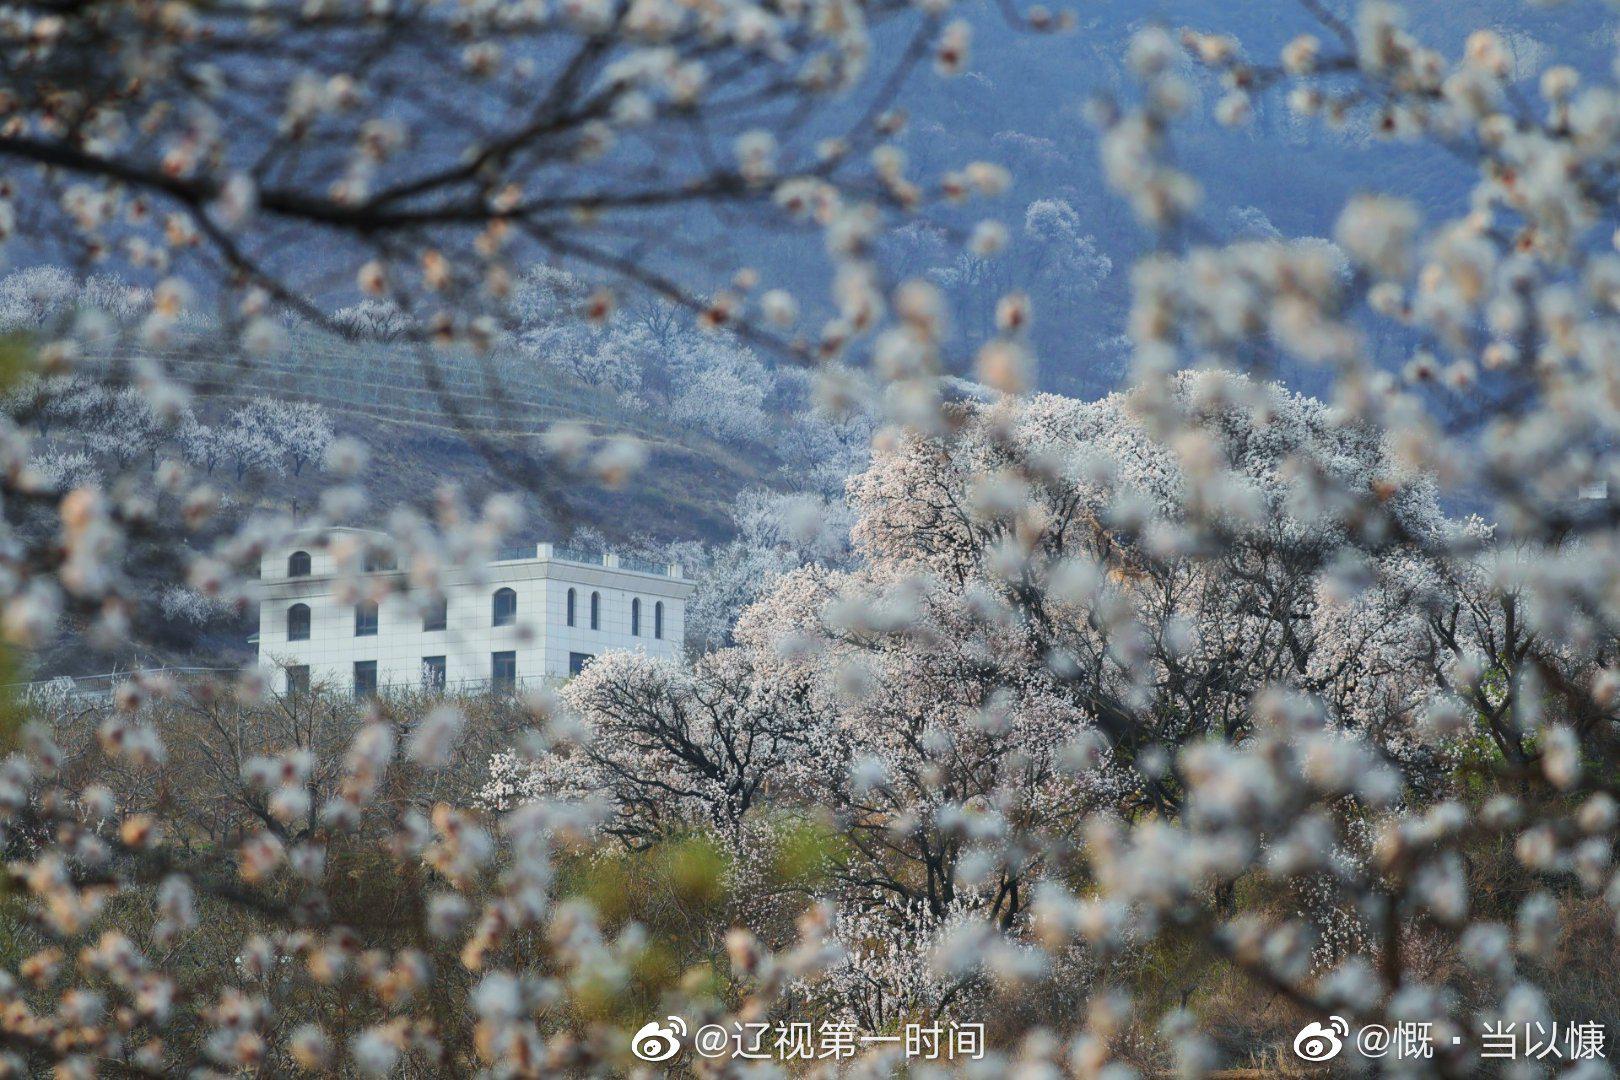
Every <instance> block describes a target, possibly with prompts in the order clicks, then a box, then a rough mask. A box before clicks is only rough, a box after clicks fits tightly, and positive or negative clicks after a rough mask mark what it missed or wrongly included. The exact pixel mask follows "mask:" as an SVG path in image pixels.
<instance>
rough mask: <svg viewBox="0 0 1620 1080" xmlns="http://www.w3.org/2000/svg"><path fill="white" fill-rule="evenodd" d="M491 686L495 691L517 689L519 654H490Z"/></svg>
mask: <svg viewBox="0 0 1620 1080" xmlns="http://www.w3.org/2000/svg"><path fill="white" fill-rule="evenodd" d="M489 685H490V687H491V688H493V689H495V690H516V689H517V653H515V652H498V653H490V654H489Z"/></svg>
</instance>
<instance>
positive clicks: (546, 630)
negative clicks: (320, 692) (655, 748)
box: [259, 548, 692, 690]
mask: <svg viewBox="0 0 1620 1080" xmlns="http://www.w3.org/2000/svg"><path fill="white" fill-rule="evenodd" d="M292 550H294V549H287V550H285V551H280V552H276V553H273V554H266V556H265V558H264V560H263V562H262V574H263V576H262V578H261V582H260V592H261V599H260V604H259V657H260V660H261V662H262V663H264V664H267V665H271V666H275V667H278V668H280V667H284V666H289V665H296V664H306V665H308V666H309V668H310V675H311V679H312V681H314V682H316V683H321V682H325V683H327V684H328V685H329V686H330V687H331V688H333V689H336V690H348V689H349V688H350V687H352V686H353V680H354V664H355V662H356V661H363V660H375V661H377V678H378V683H379V684H380V685H384V686H387V685H390V684H392V685H396V686H416V685H419V684H420V682H421V672H422V658H423V657H426V656H444V657H445V658H446V678H447V679H448V680H449V681H450V682H451V683H452V684H457V683H481V682H483V681H485V680H488V679H489V678H490V674H491V665H492V660H491V654H492V653H495V652H498V651H508V650H509V651H512V652H515V653H516V654H517V675H518V678H519V680H520V681H525V680H534V679H537V678H563V677H566V676H567V675H568V667H569V654H570V653H574V652H579V653H586V654H590V655H593V656H596V655H601V654H602V653H604V652H608V651H610V650H615V649H641V650H644V651H646V652H647V653H649V654H650V655H654V656H675V655H678V654H679V652H680V647H681V641H682V638H683V636H684V633H685V627H686V610H685V609H686V598H687V597H688V596H689V595H690V594H691V591H692V585H691V583H690V582H688V581H685V580H682V579H679V578H672V577H667V576H662V575H656V574H646V573H641V572H638V571H631V570H625V569H621V568H618V567H616V566H590V565H585V564H578V563H571V562H564V561H562V560H556V559H549V558H536V559H526V560H521V561H514V562H503V563H494V564H492V565H490V566H489V567H488V568H487V570H486V571H485V572H484V573H483V574H482V575H480V576H481V577H482V578H483V580H482V581H474V580H468V579H466V578H465V577H463V579H461V580H452V581H451V582H450V583H449V584H448V585H447V587H446V595H447V598H448V602H449V606H448V612H447V618H446V622H445V629H444V630H440V631H424V630H423V629H422V617H421V613H420V610H419V605H420V599H419V596H409V595H390V596H387V597H385V599H383V600H382V602H381V603H380V605H379V607H378V632H377V634H376V635H375V636H367V637H356V636H355V633H354V605H352V604H350V603H346V602H344V603H340V602H339V600H338V597H337V596H336V595H334V591H335V589H336V588H337V582H338V579H337V578H335V577H333V576H332V575H333V572H334V569H335V566H334V562H333V560H332V558H331V557H330V556H329V555H327V554H326V553H325V552H324V551H320V550H318V549H316V548H305V549H303V550H307V551H309V552H310V554H311V557H312V564H313V565H312V573H311V575H310V576H309V577H302V578H292V579H289V578H288V577H287V556H288V555H289V554H290V553H291V551H292ZM542 550H546V549H542ZM609 561H614V560H612V559H611V557H610V559H609ZM379 579H388V580H391V581H401V580H402V575H397V574H388V573H382V574H377V575H362V576H360V577H359V578H357V579H352V580H357V581H358V583H359V584H360V585H361V587H362V588H364V587H365V586H366V584H367V583H368V582H372V583H375V582H377V581H378V580H379ZM502 587H507V588H511V589H513V590H514V591H516V593H517V620H516V623H515V624H514V625H511V626H499V627H497V626H495V625H493V598H494V594H495V592H496V590H497V589H499V588H502ZM570 588H572V589H574V590H575V594H576V597H577V608H576V620H575V621H576V625H575V626H572V627H570V626H568V625H566V611H567V607H566V605H567V593H568V590H569V589H570ZM592 592H597V593H599V594H600V595H601V598H602V617H601V626H600V628H599V629H597V630H592V629H591V628H590V596H591V593H592ZM633 598H640V600H641V603H642V614H641V633H640V635H639V636H638V635H632V634H631V633H630V602H631V600H632V599H633ZM660 601H661V602H662V603H663V604H664V628H663V629H664V635H663V638H662V639H661V640H660V639H658V638H655V637H654V636H653V630H654V605H655V604H657V603H658V602H660ZM295 603H304V604H308V605H309V608H310V637H309V640H308V641H289V640H288V639H287V610H288V608H290V607H291V606H292V605H293V604H295ZM273 685H275V686H276V687H277V688H278V689H281V690H285V689H286V686H287V680H286V677H285V675H284V674H283V673H282V672H280V671H278V672H277V673H276V674H275V676H274V677H273Z"/></svg>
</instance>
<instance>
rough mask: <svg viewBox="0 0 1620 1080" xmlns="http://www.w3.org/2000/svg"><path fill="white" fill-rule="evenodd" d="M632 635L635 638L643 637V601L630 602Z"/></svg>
mask: <svg viewBox="0 0 1620 1080" xmlns="http://www.w3.org/2000/svg"><path fill="white" fill-rule="evenodd" d="M630 633H631V634H632V635H634V636H635V637H640V636H641V600H640V599H639V598H637V599H635V600H632V601H630Z"/></svg>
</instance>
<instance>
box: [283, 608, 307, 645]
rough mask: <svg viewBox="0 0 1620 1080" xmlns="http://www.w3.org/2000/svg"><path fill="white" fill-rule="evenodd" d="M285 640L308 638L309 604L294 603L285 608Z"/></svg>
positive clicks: (305, 639)
mask: <svg viewBox="0 0 1620 1080" xmlns="http://www.w3.org/2000/svg"><path fill="white" fill-rule="evenodd" d="M287 640H288V641H308V640H309V605H308V604H294V605H293V606H292V607H290V608H288V609H287Z"/></svg>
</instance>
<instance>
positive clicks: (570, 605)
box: [568, 589, 574, 626]
mask: <svg viewBox="0 0 1620 1080" xmlns="http://www.w3.org/2000/svg"><path fill="white" fill-rule="evenodd" d="M568 625H569V626H573V625H574V590H573V589H569V590H568Z"/></svg>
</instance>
